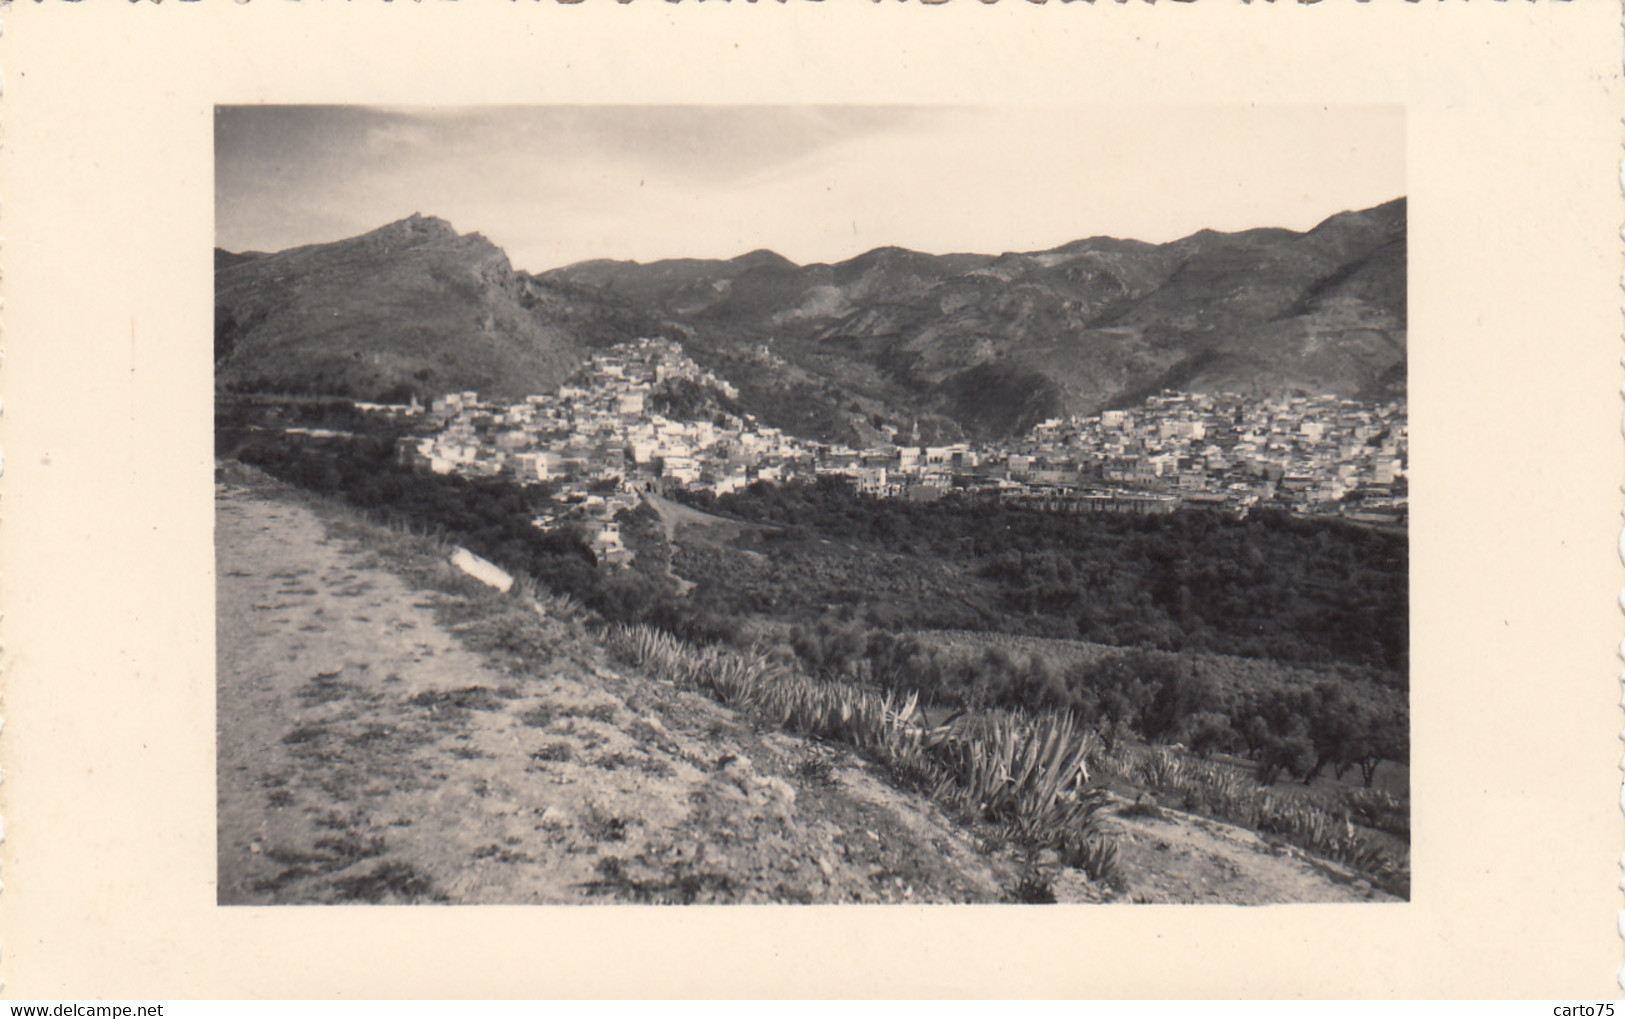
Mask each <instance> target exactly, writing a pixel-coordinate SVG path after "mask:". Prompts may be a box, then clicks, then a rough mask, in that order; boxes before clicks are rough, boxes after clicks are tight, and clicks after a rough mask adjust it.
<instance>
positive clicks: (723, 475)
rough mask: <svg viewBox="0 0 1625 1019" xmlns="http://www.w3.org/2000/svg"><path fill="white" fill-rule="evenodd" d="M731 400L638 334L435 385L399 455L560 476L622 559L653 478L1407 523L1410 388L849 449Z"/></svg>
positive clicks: (1211, 399) (655, 485) (1156, 410)
mask: <svg viewBox="0 0 1625 1019" xmlns="http://www.w3.org/2000/svg"><path fill="white" fill-rule="evenodd" d="M737 397H738V393H737V391H736V390H735V389H734V387H733V386H732V385H731V384H729V383H728V382H727V381H726V380H724V379H721V378H719V377H717V376H716V375H714V374H713V373H711V372H709V371H707V370H705V369H703V368H701V367H700V366H699V365H697V364H695V362H694V361H693V360H691V359H690V358H689V357H688V356H687V355H686V354H685V353H684V352H683V349H682V347H681V346H680V345H679V344H677V343H675V342H672V341H670V340H666V339H661V338H642V339H638V340H634V341H632V342H629V343H621V344H617V345H615V346H613V347H610V348H608V349H606V350H603V351H601V352H599V353H597V354H595V355H594V356H593V357H592V358H591V359H590V360H589V362H588V363H587V364H586V365H585V366H584V367H583V368H582V369H581V370H580V371H579V372H577V373H576V375H574V376H573V377H572V378H571V379H570V380H568V381H567V382H566V383H565V384H564V385H563V386H561V387H560V388H559V390H558V391H557V392H556V393H551V394H544V395H535V396H530V397H527V398H526V399H525V400H523V401H522V402H519V403H513V404H497V403H488V402H482V401H481V400H480V399H479V396H478V394H477V393H472V392H465V393H454V394H448V395H446V396H445V397H442V398H440V399H436V400H435V401H434V402H433V404H432V406H431V407H429V408H428V409H427V410H426V411H425V412H422V413H421V414H418V415H416V417H417V418H418V424H417V426H416V428H415V429H414V433H413V434H412V435H410V436H408V437H406V438H404V439H402V440H401V444H400V447H399V455H400V457H401V459H402V460H403V461H404V462H407V463H409V464H412V465H414V466H418V467H420V468H422V469H424V470H428V471H432V472H435V473H438V474H458V475H462V476H465V477H472V478H503V479H507V480H511V481H514V482H516V483H519V484H537V483H544V482H546V483H550V484H553V485H554V486H556V489H557V495H556V502H558V503H559V504H561V505H563V506H565V507H568V508H567V509H566V510H564V511H561V513H560V514H558V515H556V516H555V515H548V516H542V517H538V518H537V519H536V520H535V521H534V523H535V524H536V526H538V527H542V528H545V527H550V526H553V525H554V524H556V523H558V522H559V517H561V516H562V517H571V518H575V519H577V520H579V521H581V522H582V523H583V524H585V525H586V527H587V530H588V532H589V538H590V541H591V543H592V544H593V546H594V550H595V551H596V552H597V553H598V554H599V555H600V557H601V558H603V559H606V560H607V561H610V562H618V561H619V562H624V561H627V560H629V558H630V552H629V551H628V550H627V549H626V548H625V546H624V545H623V544H622V542H621V540H620V535H619V530H618V526H617V524H616V515H617V513H619V511H621V510H623V509H630V508H632V507H635V506H636V505H637V503H638V501H639V499H640V497H641V495H642V494H643V493H648V492H658V491H665V490H667V489H668V488H672V487H680V488H687V489H705V490H709V491H711V492H714V493H716V494H719V495H720V494H725V493H728V492H732V491H736V490H738V489H741V488H743V487H745V486H747V485H750V484H753V483H756V482H759V481H760V482H769V483H783V482H790V481H810V480H814V479H816V478H819V477H826V476H838V477H842V478H845V479H847V480H848V481H849V482H850V483H851V484H852V485H853V486H855V487H856V488H857V489H858V490H859V491H861V492H864V493H867V494H870V495H873V496H876V497H880V498H895V499H910V500H916V501H931V500H935V499H939V498H942V497H944V496H946V495H949V494H950V493H955V494H958V495H960V496H963V497H971V498H977V497H980V498H989V499H998V500H1001V501H1006V502H1010V503H1015V504H1021V505H1032V506H1035V507H1041V508H1046V509H1050V510H1055V511H1061V512H1074V513H1083V512H1141V513H1168V512H1172V511H1174V510H1175V509H1178V508H1179V507H1181V506H1205V507H1212V508H1219V509H1225V510H1229V511H1231V512H1236V513H1245V512H1247V511H1249V510H1250V509H1251V508H1253V507H1271V508H1278V509H1284V510H1288V511H1291V512H1296V513H1304V514H1321V515H1336V516H1341V517H1344V518H1347V519H1350V520H1354V521H1358V522H1363V523H1369V524H1382V525H1403V524H1404V523H1405V520H1406V479H1405V463H1406V455H1407V435H1406V416H1405V404H1404V403H1403V402H1402V401H1397V402H1391V403H1387V404H1382V405H1378V406H1371V405H1368V404H1363V403H1359V402H1355V401H1352V400H1346V399H1339V398H1337V397H1333V396H1293V397H1285V398H1274V399H1257V398H1249V397H1243V396H1237V395H1230V394H1224V395H1203V394H1192V393H1172V392H1170V393H1163V394H1161V395H1158V396H1154V397H1151V398H1150V399H1148V400H1146V401H1145V403H1143V404H1142V405H1140V406H1138V407H1135V408H1132V409H1118V410H1106V411H1103V412H1102V413H1100V414H1097V415H1092V416H1089V417H1080V418H1068V419H1054V420H1049V421H1045V422H1042V423H1040V424H1039V425H1037V426H1036V427H1034V428H1033V429H1032V430H1031V431H1030V432H1029V433H1028V434H1027V435H1025V436H1023V437H1021V438H1019V439H1014V440H1008V441H1005V442H1002V443H986V444H982V443H978V444H972V443H958V444H954V445H947V446H925V447H922V446H917V445H912V444H906V440H905V444H897V443H896V442H895V441H894V442H893V443H892V444H889V445H886V446H882V447H877V448H868V449H853V448H850V447H847V446H842V445H832V444H825V443H817V442H811V441H807V440H804V439H800V438H797V437H795V436H791V435H787V434H785V433H784V432H782V431H781V430H779V429H777V428H772V427H768V426H766V425H763V424H761V423H760V422H758V421H757V420H756V419H755V418H754V417H752V416H751V415H749V414H746V413H744V412H743V411H741V410H740V408H739V407H738V404H737V403H736V402H735V401H736V400H737ZM379 409H380V410H382V408H379ZM887 432H888V433H889V434H891V435H892V437H893V438H894V440H895V439H897V438H900V437H901V436H900V433H899V432H898V430H897V429H896V428H895V427H888V428H887Z"/></svg>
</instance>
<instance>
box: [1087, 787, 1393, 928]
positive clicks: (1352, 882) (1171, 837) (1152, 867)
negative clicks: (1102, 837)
mask: <svg viewBox="0 0 1625 1019" xmlns="http://www.w3.org/2000/svg"><path fill="white" fill-rule="evenodd" d="M1110 823H1111V825H1112V827H1114V828H1115V829H1116V832H1115V837H1116V842H1117V851H1118V860H1119V865H1120V867H1121V869H1122V872H1123V874H1124V879H1125V880H1124V888H1123V897H1124V898H1127V899H1131V900H1133V901H1136V902H1228V903H1245V904H1249V905H1262V904H1268V903H1276V902H1398V901H1399V900H1398V899H1396V898H1394V897H1393V896H1391V895H1388V894H1387V893H1385V892H1383V891H1381V890H1378V889H1374V888H1372V886H1371V884H1370V882H1368V881H1364V880H1362V879H1360V878H1358V877H1357V876H1355V875H1354V874H1351V873H1350V872H1348V871H1347V870H1346V869H1344V868H1342V867H1338V866H1336V865H1335V864H1331V863H1327V862H1324V861H1321V860H1316V859H1313V858H1311V857H1310V856H1308V855H1307V854H1306V853H1304V852H1303V851H1302V850H1299V849H1297V848H1296V847H1294V846H1290V845H1287V844H1285V843H1282V842H1279V841H1270V840H1266V839H1265V838H1263V837H1262V836H1260V835H1258V834H1257V833H1256V832H1251V831H1248V830H1246V829H1245V828H1237V827H1235V826H1233V825H1228V824H1221V823H1220V822H1217V821H1212V820H1209V819H1207V818H1205V817H1198V816H1196V815H1194V814H1185V813H1181V812H1178V811H1173V810H1167V809H1163V810H1162V811H1161V816H1159V817H1145V816H1129V817H1125V816H1121V815H1119V816H1116V817H1114V818H1113V819H1112V821H1111V822H1110Z"/></svg>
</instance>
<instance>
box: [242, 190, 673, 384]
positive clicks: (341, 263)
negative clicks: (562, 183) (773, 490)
mask: <svg viewBox="0 0 1625 1019" xmlns="http://www.w3.org/2000/svg"><path fill="white" fill-rule="evenodd" d="M650 328H658V325H657V324H655V323H651V322H649V321H647V320H646V319H645V318H644V317H641V316H640V315H638V314H637V313H636V312H635V311H633V310H631V309H628V308H625V307H624V306H621V305H619V304H618V303H616V302H613V301H606V300H605V299H603V298H602V297H600V296H598V295H582V294H579V293H576V292H573V290H572V289H571V288H570V287H568V286H562V285H548V284H545V283H541V282H539V281H536V280H533V279H531V278H530V277H528V276H525V275H524V274H522V273H517V272H515V271H514V270H513V268H512V266H510V265H509V263H508V258H507V256H506V255H505V254H504V253H503V252H502V250H501V249H500V248H498V247H497V246H496V245H494V244H492V243H491V242H490V241H488V240H487V239H485V238H484V237H482V236H480V235H479V234H465V235H459V234H458V233H457V232H456V231H455V230H453V229H452V227H451V225H450V224H448V223H446V222H445V221H444V220H440V219H435V218H432V217H422V216H417V215H414V216H412V217H410V218H408V219H404V220H401V221H400V222H397V223H391V224H390V225H388V226H385V227H382V228H380V229H378V230H374V231H372V232H371V233H368V234H363V235H362V236H360V237H353V238H350V239H349V240H344V241H339V242H336V243H333V244H316V245H310V246H307V247H301V248H293V249H290V250H288V251H281V252H277V253H276V254H261V253H256V252H250V253H245V254H232V253H230V252H223V251H217V252H216V253H215V379H216V385H218V386H220V387H223V388H227V389H234V390H238V391H260V392H284V393H298V394H322V395H339V396H353V397H356V398H359V399H398V400H401V401H404V400H405V399H406V398H407V397H408V396H409V395H410V394H414V393H415V394H417V395H418V396H420V397H428V396H432V395H436V394H439V393H444V392H449V391H461V390H465V389H474V390H478V391H479V392H480V393H482V394H489V395H493V396H497V397H506V398H519V397H522V396H525V395H526V394H529V393H537V392H547V391H550V390H552V389H554V388H556V387H557V386H558V384H559V382H561V381H562V380H563V379H564V378H566V377H567V376H568V375H569V374H570V373H571V372H572V371H574V370H575V367H576V365H577V364H579V363H580V361H581V359H582V357H583V356H584V354H585V352H586V351H587V350H588V349H590V348H591V347H592V346H594V345H596V344H599V343H605V342H614V341H616V340H618V339H621V338H624V336H627V335H636V334H637V333H639V332H643V331H647V330H648V329H650Z"/></svg>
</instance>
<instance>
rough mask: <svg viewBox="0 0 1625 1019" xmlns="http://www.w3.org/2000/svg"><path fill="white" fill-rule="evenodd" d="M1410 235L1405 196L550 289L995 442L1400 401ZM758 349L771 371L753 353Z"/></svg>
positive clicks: (736, 368) (595, 274)
mask: <svg viewBox="0 0 1625 1019" xmlns="http://www.w3.org/2000/svg"><path fill="white" fill-rule="evenodd" d="M1405 240H1406V217H1405V201H1404V199H1398V200H1396V201H1393V202H1389V203H1387V204H1385V205H1382V206H1378V207H1376V208H1373V209H1368V210H1365V211H1361V212H1345V213H1342V214H1339V215H1336V216H1333V217H1331V218H1330V219H1328V220H1326V221H1325V222H1323V223H1321V224H1320V225H1319V226H1317V227H1315V228H1314V229H1313V230H1310V231H1308V232H1306V233H1297V232H1294V231H1291V230H1280V229H1259V230H1249V231H1246V232H1242V233H1235V234H1221V233H1215V232H1213V231H1203V232H1201V233H1197V234H1194V235H1192V236H1190V237H1187V238H1184V239H1183V240H1179V241H1174V242H1172V243H1168V244H1161V245H1154V244H1145V243H1141V242H1138V241H1125V240H1117V239H1114V238H1109V237H1095V238H1090V239H1087V240H1080V241H1074V242H1072V243H1070V244H1066V245H1062V246H1061V247H1058V248H1054V249H1051V250H1049V251H1039V252H1028V253H1006V254H1002V255H977V254H953V255H928V254H922V253H920V252H915V251H908V250H905V249H901V248H879V249H876V250H874V251H870V252H868V253H866V254H863V255H859V256H858V257H856V258H853V259H851V260H848V261H845V262H840V263H837V264H835V265H808V266H796V265H794V264H793V263H791V262H789V261H788V260H786V259H783V258H781V257H779V256H777V255H775V254H773V253H771V252H760V251H759V252H753V253H751V254H749V255H745V256H741V257H740V258H736V259H732V260H729V261H696V260H681V261H664V262H655V263H652V264H649V265H640V264H638V263H635V262H612V261H595V262H586V263H582V264H579V265H574V266H569V267H566V268H564V269H560V270H556V271H554V272H552V273H548V274H545V276H544V278H545V279H549V280H558V281H568V282H570V283H573V284H577V285H580V286H583V287H587V288H591V289H593V290H595V291H597V292H600V293H604V294H613V295H615V296H618V297H622V298H624V299H626V300H628V301H631V302H635V303H637V304H639V305H640V306H643V307H648V308H651V309H658V310H659V311H660V312H661V313H662V314H664V315H668V316H670V317H672V318H674V319H676V320H678V321H680V322H682V323H685V324H687V325H688V326H690V327H691V328H692V330H693V336H694V340H695V341H696V344H697V345H698V346H700V347H702V348H704V349H706V350H708V351H709V352H710V353H711V355H712V356H713V357H714V358H717V359H719V360H721V361H723V362H732V364H731V365H728V367H732V368H733V372H732V373H731V374H730V377H731V378H734V381H735V382H736V384H739V385H741V387H742V388H744V389H746V390H747V392H749V391H750V390H752V389H753V388H754V389H756V390H762V389H771V388H773V382H774V380H773V379H772V378H766V379H764V378H762V376H764V375H773V374H775V371H774V369H777V371H776V374H778V375H779V376H780V377H784V376H786V375H787V374H788V372H787V371H786V368H788V371H789V372H793V371H795V370H801V371H804V372H806V373H808V374H809V375H810V376H812V377H814V378H816V379H819V380H820V381H822V382H825V383H827V384H828V385H830V386H832V387H833V388H834V389H835V390H838V391H839V396H840V398H841V400H842V403H841V409H842V410H846V411H851V412H853V414H855V415H856V416H858V417H862V416H865V415H866V414H867V413H868V412H869V411H871V410H874V411H877V412H879V413H881V414H882V416H883V417H884V416H887V414H888V412H889V413H890V414H891V415H894V416H896V415H902V416H903V417H906V418H915V417H922V416H923V417H926V418H931V417H932V416H935V417H937V418H940V419H946V420H947V421H948V422H951V423H952V424H953V425H957V426H958V427H959V428H962V429H963V430H964V431H965V432H967V433H969V434H971V435H975V436H996V435H1002V434H1008V433H1010V432H1012V431H1017V430H1020V429H1024V428H1026V427H1028V426H1030V425H1031V424H1032V423H1033V422H1035V421H1037V420H1039V419H1042V418H1044V417H1048V416H1050V415H1053V414H1058V413H1092V412H1095V411H1098V410H1100V409H1102V408H1105V407H1109V406H1112V405H1116V404H1125V403H1132V402H1135V401H1137V400H1138V399H1140V398H1141V397H1142V396H1144V395H1145V394H1147V393H1150V392H1154V391H1156V390H1158V389H1160V388H1165V387H1178V388H1183V389H1187V390H1192V391H1197V392H1202V391H1236V392H1245V393H1264V392H1277V391H1289V390H1294V389H1296V390H1303V391H1307V392H1317V393H1320V392H1331V393H1339V394H1343V395H1347V396H1387V395H1393V394H1394V393H1396V392H1402V391H1403V387H1404V381H1405V331H1406V289H1405V271H1406V270H1405V266H1406V249H1405ZM758 344H760V345H765V347H766V348H767V351H768V352H769V353H770V354H771V355H772V359H771V360H769V359H767V358H764V357H763V354H762V352H761V351H760V350H754V351H751V353H747V351H748V350H750V348H751V347H752V346H753V345H758ZM752 355H754V356H752ZM776 361H782V362H785V365H784V366H780V365H777V364H775V363H774V362H776ZM764 364H765V365H766V366H767V370H766V371H764V370H763V368H762V367H759V366H761V365H764ZM736 376H737V377H736ZM897 423H899V424H912V421H899V422H897ZM935 424H937V425H940V424H942V422H941V421H940V420H939V421H936V422H935Z"/></svg>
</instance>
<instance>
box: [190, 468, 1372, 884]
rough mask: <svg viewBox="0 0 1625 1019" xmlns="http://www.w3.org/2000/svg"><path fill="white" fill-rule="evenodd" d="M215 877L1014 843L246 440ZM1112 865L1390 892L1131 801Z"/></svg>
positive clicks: (840, 868)
mask: <svg viewBox="0 0 1625 1019" xmlns="http://www.w3.org/2000/svg"><path fill="white" fill-rule="evenodd" d="M216 489H217V490H216V539H215V540H216V555H217V583H218V588H217V627H218V674H217V684H218V707H217V723H218V733H217V736H218V749H217V753H218V762H217V763H218V796H219V804H218V805H219V832H218V876H219V901H220V902H221V903H222V904H232V903H333V902H451V903H570V902H590V901H611V902H672V903H678V902H711V903H742V902H997V901H1003V900H1005V899H1006V898H1007V890H1008V889H1010V888H1012V887H1013V886H1014V885H1015V884H1016V882H1017V880H1018V878H1019V862H1018V861H1017V860H1015V859H1013V858H1011V857H1010V856H1009V855H1008V854H996V855H992V856H989V855H983V854H981V853H979V852H978V851H977V840H976V839H975V838H974V837H973V836H972V835H970V834H968V833H966V832H965V831H964V830H962V829H960V828H957V827H955V826H954V825H953V824H951V823H950V822H949V821H948V820H947V819H946V818H945V817H943V816H942V814H941V812H940V811H939V810H937V809H936V807H934V806H933V805H932V804H931V803H930V802H929V801H927V800H924V799H922V798H920V797H917V796H912V795H907V794H904V793H901V792H899V791H897V790H896V789H894V788H892V787H891V786H889V785H887V784H886V783H885V782H884V781H882V780H881V777H880V776H879V775H877V774H875V773H874V772H873V770H872V769H871V768H870V767H869V766H868V765H867V764H866V763H865V762H863V761H861V760H859V759H857V758H854V757H852V756H851V755H849V754H847V753H846V752H845V751H843V750H842V749H841V748H839V747H833V746H829V745H827V744H822V743H818V742H814V741H808V740H803V739H799V738H796V737H793V736H788V735H785V734H782V733H778V732H774V731H771V730H764V729H761V728H760V727H758V726H757V725H756V724H755V723H753V722H752V720H751V719H749V718H747V717H743V716H741V715H739V714H738V713H736V712H734V711H731V710H729V709H727V708H724V707H722V706H720V705H718V704H716V703H714V702H712V701H710V700H709V699H707V698H705V697H702V696H700V695H697V694H693V693H687V692H683V691H679V690H676V689H674V688H672V687H671V686H669V685H666V684H662V683H656V682H653V681H650V680H648V679H646V678H644V677H642V676H639V675H636V674H634V673H632V672H630V671H629V670H626V669H624V668H621V667H618V666H617V665H615V664H614V663H612V662H610V661H609V660H607V659H606V657H605V655H604V654H603V652H602V650H601V648H600V647H599V646H598V645H597V643H596V641H595V639H594V637H593V635H592V634H591V633H590V631H588V630H587V629H586V628H585V627H584V626H583V625H582V624H581V623H580V622H577V621H573V620H571V619H568V618H560V617H556V616H545V617H544V616H542V615H540V614H538V613H537V612H536V611H535V610H534V609H533V607H532V606H530V604H529V603H527V602H526V601H524V599H523V598H521V597H519V596H517V595H498V594H497V593H495V592H494V591H491V590H489V589H487V588H484V587H483V586H481V585H479V584H477V583H475V582H473V581H470V580H467V579H466V578H464V577H462V576H461V575H460V574H458V573H456V571H455V570H453V569H452V568H451V567H449V566H448V565H447V564H446V563H445V559H444V556H443V554H441V552H440V551H438V550H436V549H434V548H433V547H432V546H429V545H428V544H427V543H425V542H422V541H418V540H415V539H411V538H407V537H403V536H400V535H397V534H395V533H394V532H391V531H387V530H384V529H382V528H379V527H375V526H372V525H370V524H366V523H364V522H360V521H358V520H356V519H355V518H354V517H353V515H351V514H350V513H348V512H347V511H344V510H342V509H337V508H331V507H327V506H324V505H320V504H316V503H312V502H311V501H309V500H307V499H306V498H305V497H303V496H302V495H300V494H299V493H297V492H294V491H293V490H290V489H287V488H284V487H282V486H280V485H278V484H277V483H275V482H272V481H270V480H268V479H267V478H265V477H264V476H263V475H260V474H259V473H258V472H255V471H253V470H251V469H248V468H244V467H242V466H240V465H237V464H227V465H224V466H223V467H222V468H221V471H220V474H219V480H218V483H217V486H216ZM1111 823H1112V824H1113V825H1114V826H1116V827H1117V828H1118V829H1119V832H1120V837H1121V850H1122V860H1123V867H1122V880H1121V882H1120V885H1121V887H1119V888H1118V889H1115V890H1113V889H1107V888H1103V887H1100V886H1097V885H1092V884H1090V883H1089V882H1087V881H1086V880H1084V878H1083V876H1082V874H1081V873H1079V872H1076V871H1064V870H1060V869H1058V868H1055V867H1053V866H1051V867H1050V870H1051V872H1052V876H1053V877H1054V879H1055V881H1054V884H1055V892H1056V894H1057V895H1058V896H1059V897H1060V898H1061V899H1062V901H1102V900H1103V899H1108V898H1113V897H1121V898H1125V899H1139V900H1144V901H1163V902H1166V901H1222V902H1237V903H1258V902H1294V901H1295V902H1304V901H1321V902H1328V901H1358V900H1363V899H1367V898H1371V897H1378V898H1380V897H1382V896H1381V895H1380V893H1375V896H1374V893H1372V892H1371V891H1370V890H1369V889H1367V888H1363V887H1360V886H1359V885H1357V884H1355V883H1354V882H1353V881H1352V879H1351V878H1349V877H1348V876H1347V875H1345V874H1342V873H1340V872H1339V871H1338V869H1337V868H1333V867H1329V866H1328V865H1323V864H1320V863H1318V862H1316V861H1310V860H1307V859H1305V858H1304V857H1302V855H1301V854H1298V853H1296V852H1295V851H1289V850H1284V849H1281V848H1278V847H1271V846H1269V845H1267V844H1266V843H1265V842H1264V841H1262V840H1260V839H1258V838H1257V837H1256V836H1254V835H1252V834H1251V833H1248V832H1243V831H1240V830H1238V829H1234V828H1230V827H1229V826H1226V825H1220V824H1216V823H1214V822H1209V821H1204V820H1202V819H1197V818H1189V817H1186V816H1185V815H1179V814H1176V813H1173V812H1167V813H1165V814H1164V816H1163V817H1162V818H1158V819H1145V818H1132V817H1123V818H1117V819H1114V820H1113V821H1112V822H1111Z"/></svg>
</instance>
